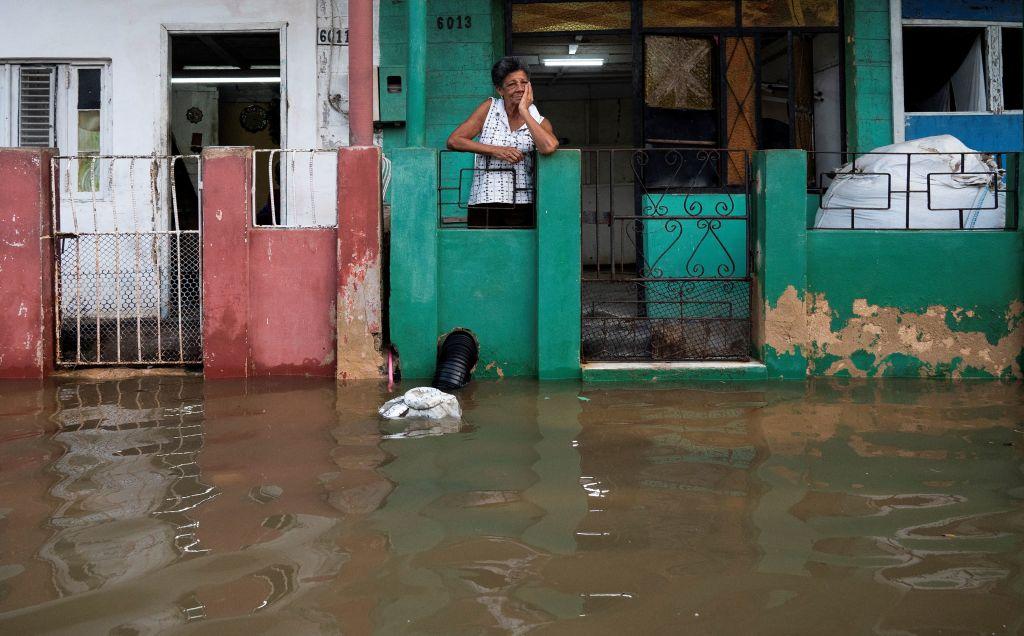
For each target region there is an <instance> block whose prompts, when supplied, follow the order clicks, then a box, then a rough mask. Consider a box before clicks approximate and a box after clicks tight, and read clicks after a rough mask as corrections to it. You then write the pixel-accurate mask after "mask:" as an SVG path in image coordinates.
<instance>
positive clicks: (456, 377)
mask: <svg viewBox="0 0 1024 636" xmlns="http://www.w3.org/2000/svg"><path fill="white" fill-rule="evenodd" d="M479 351H480V348H479V346H478V345H477V342H476V338H474V337H473V334H472V333H470V332H469V331H466V330H465V329H456V330H455V331H452V332H451V333H449V334H448V335H447V336H445V338H444V341H443V342H442V343H441V347H440V348H439V349H438V351H437V368H436V370H435V371H434V382H433V387H434V388H435V389H441V390H442V391H451V390H452V389H460V388H462V387H464V386H466V384H468V383H469V380H470V378H471V377H472V375H473V367H475V366H476V361H477V359H478V358H479Z"/></svg>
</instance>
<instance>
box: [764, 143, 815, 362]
mask: <svg viewBox="0 0 1024 636" xmlns="http://www.w3.org/2000/svg"><path fill="white" fill-rule="evenodd" d="M753 167H754V196H753V204H754V211H753V214H752V217H753V222H754V223H755V225H756V228H755V230H756V231H755V232H754V236H755V237H756V238H755V242H754V277H755V281H754V285H755V294H754V296H755V298H754V303H755V307H754V325H753V328H754V329H753V331H754V347H755V349H756V351H757V353H759V354H760V356H759V357H760V359H761V361H762V362H764V363H765V365H766V366H767V367H768V374H769V377H773V378H787V379H795V378H801V377H804V376H805V375H806V374H807V358H806V354H807V352H806V346H805V343H804V342H803V341H802V340H799V339H795V341H794V342H792V343H790V342H788V341H787V342H785V344H782V343H780V342H779V340H780V338H779V337H778V336H777V335H776V333H775V327H776V326H777V324H778V319H777V317H776V316H777V311H778V309H779V308H778V303H779V300H780V299H781V298H783V297H784V296H785V294H786V293H787V292H788V291H789V290H790V289H793V290H794V293H795V299H796V301H797V302H803V297H804V292H805V290H806V288H807V212H806V205H807V204H806V200H807V194H806V188H807V182H806V176H805V173H806V170H807V160H806V153H804V152H803V151H800V150H767V151H762V152H757V153H755V154H754V161H753Z"/></svg>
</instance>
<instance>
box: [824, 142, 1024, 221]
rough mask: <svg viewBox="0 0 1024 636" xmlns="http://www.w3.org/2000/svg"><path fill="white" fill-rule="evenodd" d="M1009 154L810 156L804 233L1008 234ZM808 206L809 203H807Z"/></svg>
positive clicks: (1012, 209) (1014, 204) (1012, 206)
mask: <svg viewBox="0 0 1024 636" xmlns="http://www.w3.org/2000/svg"><path fill="white" fill-rule="evenodd" d="M1012 155H1013V153H1005V152H904V153H899V152H866V153H839V152H809V153H808V166H809V172H810V174H811V175H812V176H811V177H810V178H809V179H808V189H807V191H808V194H809V195H812V196H815V197H816V202H817V210H816V211H815V215H814V219H813V220H811V219H809V222H808V228H809V229H837V230H844V229H845V230H851V229H873V230H922V229H929V230H1004V229H1006V230H1010V229H1015V228H1016V227H1017V219H1018V210H1019V197H1018V192H1017V187H1016V186H1015V185H1013V183H1012V182H1009V181H1007V178H1006V177H1007V173H1006V169H1007V166H1008V162H1009V159H1010V157H1011V156H1012ZM812 200H814V199H812Z"/></svg>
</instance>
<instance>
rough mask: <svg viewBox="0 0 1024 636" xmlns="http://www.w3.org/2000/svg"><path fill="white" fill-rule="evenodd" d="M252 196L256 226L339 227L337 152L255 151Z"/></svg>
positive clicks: (291, 149)
mask: <svg viewBox="0 0 1024 636" xmlns="http://www.w3.org/2000/svg"><path fill="white" fill-rule="evenodd" d="M251 197H252V199H251V200H252V224H253V226H258V227H280V228H331V227H338V151H337V150H323V149H298V148H283V149H277V148H275V149H258V150H256V151H254V154H253V162H252V191H251Z"/></svg>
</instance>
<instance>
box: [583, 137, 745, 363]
mask: <svg viewBox="0 0 1024 636" xmlns="http://www.w3.org/2000/svg"><path fill="white" fill-rule="evenodd" d="M737 166H742V168H743V172H742V174H744V175H749V174H750V170H749V166H750V162H749V156H748V153H747V152H746V151H742V150H713V149H681V148H661V149H659V148H646V149H592V150H585V151H584V152H583V164H582V171H583V175H582V183H583V219H582V233H583V254H582V257H583V280H582V305H583V317H582V355H583V358H584V359H585V360H587V361H691V360H748V359H749V356H750V347H751V336H750V296H751V278H750V262H751V258H750V253H749V252H750V240H749V233H750V224H749V223H748V220H749V216H748V210H749V206H748V200H749V187H748V182H749V180H748V179H744V180H743V181H742V183H740V184H739V185H735V186H731V185H729V181H730V180H734V179H735V175H736V167H737Z"/></svg>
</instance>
